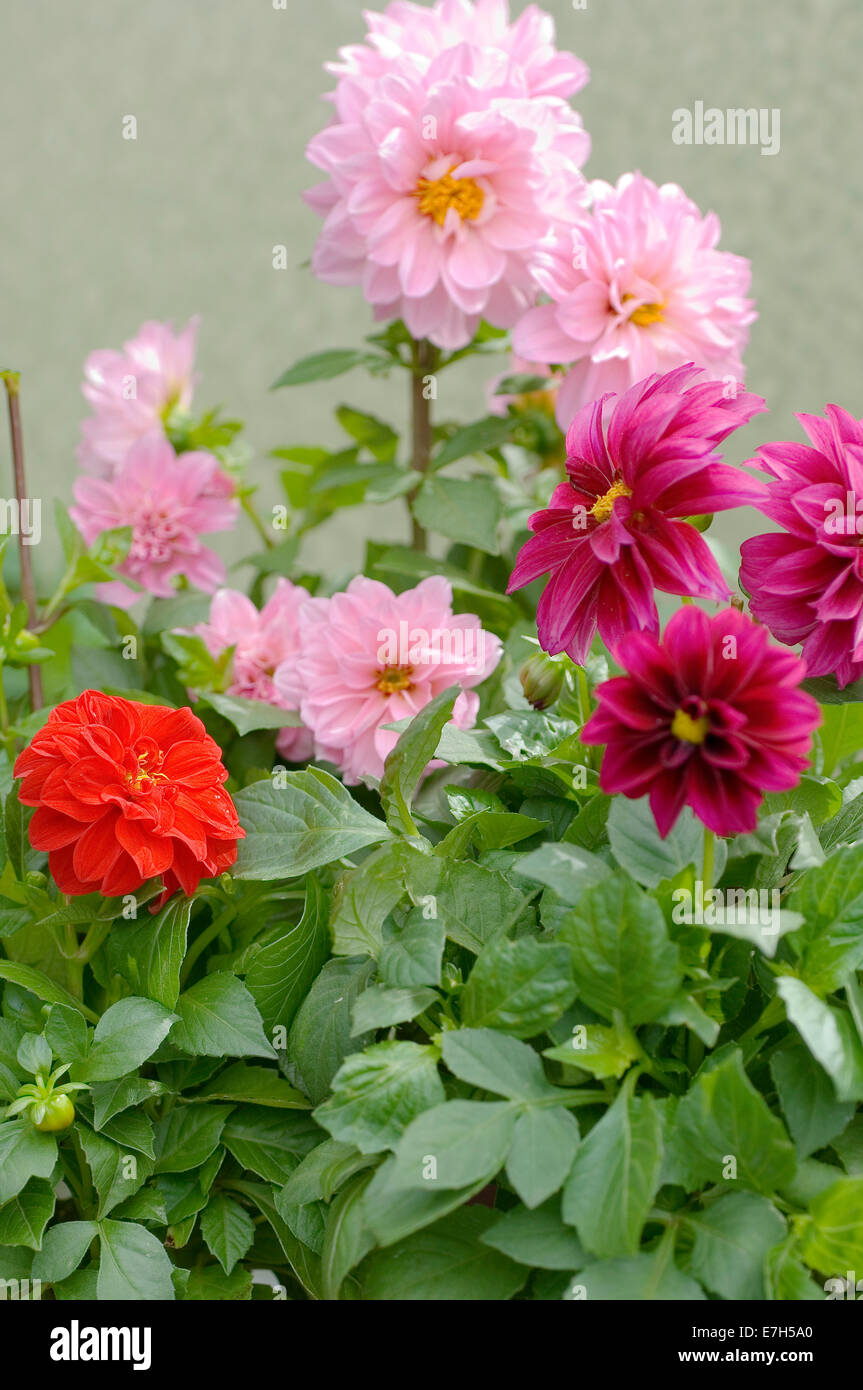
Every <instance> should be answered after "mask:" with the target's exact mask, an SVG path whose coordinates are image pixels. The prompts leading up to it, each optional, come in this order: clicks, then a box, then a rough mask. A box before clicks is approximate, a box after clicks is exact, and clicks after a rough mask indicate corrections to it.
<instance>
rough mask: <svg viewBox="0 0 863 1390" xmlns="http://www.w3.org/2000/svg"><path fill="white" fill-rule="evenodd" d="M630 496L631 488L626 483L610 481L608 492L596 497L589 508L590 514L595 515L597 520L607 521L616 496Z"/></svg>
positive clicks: (612, 509)
mask: <svg viewBox="0 0 863 1390" xmlns="http://www.w3.org/2000/svg"><path fill="white" fill-rule="evenodd" d="M631 496H632V488H631V487H627V486H626V483H623V482H616V483H612V485H611V487H610V488H609V489H608V492H605V493H603V495H602V496H601V497H597V499H596V501H595V502H594V504H593V506H592V507H591V509H590V515H591V516H595V517H596V519H597V521H608V518H609V517H610V516H611V513H612V512H613V511H614V504H615V502H616V501H617V499H618V497H631Z"/></svg>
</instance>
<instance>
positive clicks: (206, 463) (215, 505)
mask: <svg viewBox="0 0 863 1390" xmlns="http://www.w3.org/2000/svg"><path fill="white" fill-rule="evenodd" d="M233 491H234V484H233V481H232V480H231V478H229V477H228V475H227V474H226V473H223V472H222V470H221V468H220V467H219V461H218V459H217V458H215V457H214V456H213V454H207V453H202V452H194V453H186V454H180V455H179V456H178V455H177V454H175V453H174V450H173V449H172V447H171V445H170V444H169V443H168V441H167V440H166V439H159V438H158V437H157V436H155V435H149V436H147V437H146V438H144V439H141V440H139V441H138V443H137V444H133V445H132V447H131V448H130V449H129V451H128V453H127V454H126V457H125V459H124V460H123V462H122V463H121V464H120V465H119V467H118V468H117V469H116V471H115V473H114V475H113V477H111V478H91V477H83V478H78V480H77V482H76V483H75V506H74V507H71V508H70V510H69V515H70V516H71V518H72V520H73V521H74V523H75V525H76V526H77V527H78V530H79V531H80V532H81V535H82V536H83V537H84V540H85V541H86V542H87V544H88V545H92V543H93V542H94V541H95V540H96V539H97V537H98V536H100V535H101V534H102V532H103V531H111V530H115V529H116V528H118V527H123V526H131V528H132V544H131V547H130V550H129V554H128V556H127V557H126V559H125V560H124V561H123V562H122V564H121V565H119V566H118V570H119V572H120V573H121V574H124V575H126V576H128V578H129V579H134V580H136V581H137V582H138V583H139V584H141V585H143V587H144V588H145V589H147V590H149V592H150V593H151V594H155V595H156V597H157V598H169V597H170V595H171V594H173V592H174V584H173V581H174V579H176V578H177V577H178V576H179V575H184V576H185V578H186V579H188V581H189V583H190V584H194V585H195V586H196V587H197V588H198V589H203V590H205V592H207V593H212V591H213V590H214V589H216V588H218V586H219V584H220V583H221V581H222V580H223V579H224V577H225V567H224V565H223V564H222V561H221V560H220V559H219V557H218V555H216V554H214V553H213V551H212V550H208V549H207V547H206V546H204V545H202V544H201V536H202V535H206V534H207V533H208V532H211V531H228V530H230V528H231V527H232V526H233V525H234V522H235V521H236V518H237V502H236V501H235V500H234V498H233ZM99 597H100V598H101V599H102V600H103V601H104V602H105V603H114V604H117V605H118V606H119V607H121V608H128V607H130V606H131V604H133V603H134V602H135V599H136V597H137V594H136V593H135V592H134V591H133V590H132V589H129V588H127V586H126V585H125V584H122V583H120V582H119V581H115V582H112V583H110V584H102V585H100V586H99Z"/></svg>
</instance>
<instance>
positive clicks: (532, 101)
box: [306, 44, 590, 349]
mask: <svg viewBox="0 0 863 1390" xmlns="http://www.w3.org/2000/svg"><path fill="white" fill-rule="evenodd" d="M333 99H334V102H335V107H336V117H335V120H334V122H333V124H331V125H330V126H328V127H327V128H326V129H325V130H323V131H321V132H320V134H319V135H316V136H315V137H314V139H313V140H312V141H311V142H310V144H309V147H308V151H307V154H308V157H309V159H310V160H311V161H312V163H313V164H316V165H317V166H318V167H319V168H321V169H323V170H324V171H325V173H327V174H328V175H329V178H328V180H327V182H325V183H323V184H319V185H318V186H317V187H315V188H313V189H311V190H310V192H309V193H308V194H307V195H306V196H307V200H308V201H309V203H310V204H311V206H312V207H314V208H315V209H316V210H317V211H318V212H320V213H322V214H323V215H324V218H325V221H324V225H323V229H322V231H321V234H320V236H319V238H318V242H317V245H316V247H315V251H314V255H313V258H312V267H313V270H314V272H315V274H316V275H318V276H319V277H320V278H321V279H322V280H326V281H328V282H330V283H331V284H336V285H361V286H362V289H363V292H364V294H365V297H366V299H367V300H368V301H369V303H370V304H372V305H373V306H374V312H375V317H376V318H378V319H392V318H401V319H403V320H404V322H405V324H406V325H407V327H408V329H409V331H410V332H411V333H412V334H413V335H414V337H416V338H428V339H430V340H431V341H432V342H433V343H435V344H437V346H439V347H441V348H445V349H455V348H461V347H464V346H466V344H467V343H469V342H470V340H471V338H472V337H473V335H474V333H475V332H476V329H477V327H478V325H479V323H480V320H481V319H483V318H485V319H487V320H488V321H489V322H490V323H492V324H494V325H496V326H497V327H500V328H509V327H511V326H512V325H513V324H514V323H515V322H516V321H517V320H518V318H519V317H520V315H521V314H522V313H523V312H524V310H525V309H526V308H527V307H528V305H529V304H531V303H533V301H534V298H535V293H536V291H535V284H534V281H533V278H532V274H531V267H532V263H533V260H534V257H535V253H536V247H537V244H538V242H539V241H540V240H541V238H542V237H543V236H544V235H545V234H546V232H547V231H548V228H549V225H550V223H551V221H552V219H553V218H554V217H555V216H559V215H562V211H563V209H564V208H565V207H567V206H571V205H572V204H573V203H576V202H578V200H579V199H580V198H583V197H584V190H585V188H586V184H585V181H584V179H583V178H582V176H581V173H580V167H581V165H582V164H583V163H584V160H585V159H586V158H587V155H588V153H589V146H590V142H589V139H588V137H587V135H586V134H585V132H584V130H583V129H582V126H581V121H580V119H579V117H578V116H577V115H576V113H575V112H574V111H573V110H572V108H571V107H570V106H569V105H568V104H567V103H566V102H565V101H564V100H563V99H562V98H560V97H556V96H532V95H531V94H530V90H529V87H528V84H527V82H526V80H525V78H524V75H523V74H522V73H521V72H520V71H519V69H518V67H517V66H516V65H515V64H514V63H513V62H512V61H511V60H510V59H508V58H507V57H506V55H505V54H503V53H500V52H497V51H495V50H483V49H479V48H472V47H471V46H470V45H468V44H461V45H459V46H457V47H455V48H451V49H448V50H447V51H445V52H444V53H442V54H441V55H440V56H438V57H436V58H434V59H433V60H432V62H431V63H430V64H425V63H424V62H421V61H420V60H418V59H416V58H415V57H413V56H412V55H410V54H405V55H403V56H402V57H401V58H399V59H397V60H394V61H393V62H392V63H390V64H388V65H387V70H386V73H385V74H384V75H383V76H381V77H380V78H379V79H378V80H376V81H375V82H374V84H373V85H372V87H371V88H370V90H368V91H367V92H362V93H360V92H359V91H358V90H357V89H356V88H355V87H354V86H352V85H350V84H341V83H340V84H339V87H338V88H337V89H336V92H335V93H334V97H333Z"/></svg>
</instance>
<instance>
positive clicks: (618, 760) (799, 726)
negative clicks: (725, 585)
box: [582, 606, 821, 838]
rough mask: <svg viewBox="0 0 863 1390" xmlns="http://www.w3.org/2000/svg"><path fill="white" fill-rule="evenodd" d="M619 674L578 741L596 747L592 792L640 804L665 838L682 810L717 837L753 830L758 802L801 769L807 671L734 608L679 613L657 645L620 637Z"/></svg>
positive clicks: (807, 718) (601, 694)
mask: <svg viewBox="0 0 863 1390" xmlns="http://www.w3.org/2000/svg"><path fill="white" fill-rule="evenodd" d="M615 656H616V658H617V660H618V661H619V662H620V664H621V665H622V666H623V667H624V669H625V671H626V672H627V674H626V675H625V676H614V677H612V679H611V680H608V681H604V682H603V684H602V685H600V686H598V687H597V692H596V693H597V696H598V699H599V707H598V709H597V710H596V711H595V712H594V714H593V715H592V716H591V718H590V719H589V720H588V721H587V723H586V725H585V726H584V729H583V731H582V741H583V742H584V743H588V744H602V743H604V744H605V745H606V749H605V754H604V756H603V760H602V769H601V771H600V776H599V785H600V787H601V788H602V790H603V791H604V792H606V793H608V794H609V795H613V794H614V793H615V792H622V793H623V795H624V796H628V797H641V796H645V795H647V794H648V793H649V795H650V808H651V810H652V812H653V815H654V819H655V820H656V824H657V827H658V830H659V833H660V835H661V836H663V838H664V837H665V836H666V835H667V834H668V832H669V831H670V830H671V828H672V826H673V825H674V822H675V821H676V820H677V817H678V816H679V815H680V812H681V810H682V809H683V807H684V806H687V805H688V806H691V807H692V809H693V811H694V812H695V814H696V816H698V819H699V820H700V821H702V822H703V823H704V825H706V826H707V827H708V829H709V830H713V831H715V832H716V834H717V835H736V834H740V833H748V832H750V831H752V830H754V829H755V826H756V824H757V819H758V807H759V805H760V802H761V798H762V794H763V793H764V792H765V791H767V792H781V791H788V790H789V789H790V788H791V787H793V786H796V784H797V782H798V781H799V778H800V774H801V772H803V770H804V768H805V767H806V760H807V754H808V752H809V749H810V746H811V743H812V731H813V729H815V728H816V727H817V725H818V724H819V723H820V719H821V712H820V710H819V708H818V705H817V704H816V702H815V700H813V699H812V697H811V695H807V694H806V693H805V691H802V690H800V689H798V686H799V683H800V681H801V680H802V678H803V676H804V675H805V674H806V666H805V663H804V662H803V661H801V660H800V658H799V657H796V656H795V655H794V653H793V652H789V651H783V650H782V648H781V647H775V646H773V645H771V643H770V640H769V638H768V635H767V632H766V630H765V629H764V628H762V627H759V626H758V625H757V624H756V623H754V622H753V621H752V620H751V618H748V617H746V615H745V614H743V613H740V612H738V611H737V609H735V608H727V609H725V610H724V611H723V612H721V613H717V614H716V615H715V616H714V617H709V616H708V615H707V614H706V613H705V612H704V611H703V610H702V609H700V608H696V607H694V606H689V607H686V608H681V609H680V611H679V612H677V613H675V615H674V617H673V618H672V619H671V621H670V622H669V624H668V626H667V627H666V629H665V632H664V634H663V637H662V640H661V641H660V640H659V639H658V638H656V637H654V636H653V635H652V634H650V633H647V632H630V633H628V634H627V635H626V636H625V637H624V638H623V640H622V641H621V642H620V643H619V645H618V647H617V651H616V653H615Z"/></svg>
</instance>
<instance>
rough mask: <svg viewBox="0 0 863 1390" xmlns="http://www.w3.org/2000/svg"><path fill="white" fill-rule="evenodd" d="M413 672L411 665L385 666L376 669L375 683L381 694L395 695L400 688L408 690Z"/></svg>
mask: <svg viewBox="0 0 863 1390" xmlns="http://www.w3.org/2000/svg"><path fill="white" fill-rule="evenodd" d="M413 674H414V669H413V667H412V666H385V667H384V669H383V670H382V671H378V673H377V680H376V681H375V685H376V686H377V688H378V690H379V691H380V692H381V694H382V695H395V694H396V693H397V692H398V691H400V690H410V688H411V686H412V684H413Z"/></svg>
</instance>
